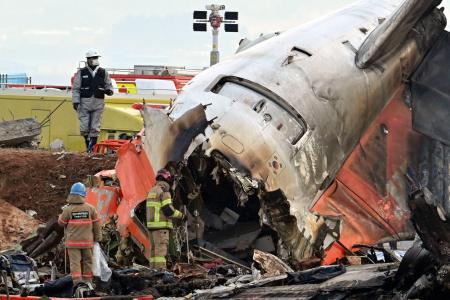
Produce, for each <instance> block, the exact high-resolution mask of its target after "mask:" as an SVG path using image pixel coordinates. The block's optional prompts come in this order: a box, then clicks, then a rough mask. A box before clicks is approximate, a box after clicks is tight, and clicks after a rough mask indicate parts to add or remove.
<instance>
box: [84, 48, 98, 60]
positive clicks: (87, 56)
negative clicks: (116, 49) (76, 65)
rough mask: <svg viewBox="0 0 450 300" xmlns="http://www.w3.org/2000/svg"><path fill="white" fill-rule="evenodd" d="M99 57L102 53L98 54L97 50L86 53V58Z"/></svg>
mask: <svg viewBox="0 0 450 300" xmlns="http://www.w3.org/2000/svg"><path fill="white" fill-rule="evenodd" d="M97 56H100V53H98V51H97V50H89V51H88V52H86V58H90V57H97Z"/></svg>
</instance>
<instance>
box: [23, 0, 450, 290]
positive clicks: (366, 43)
mask: <svg viewBox="0 0 450 300" xmlns="http://www.w3.org/2000/svg"><path fill="white" fill-rule="evenodd" d="M440 2H441V1H423V0H406V1H387V0H385V1H371V0H367V1H360V2H358V3H356V4H354V5H352V6H349V7H348V8H345V9H343V10H341V11H339V12H337V13H335V14H333V15H329V16H327V17H324V18H321V19H320V20H317V21H315V22H311V23H308V24H305V25H302V26H300V27H297V28H294V29H291V30H288V31H285V32H282V33H274V34H270V35H267V36H264V37H261V38H259V39H258V40H255V41H249V40H246V39H245V40H242V41H241V43H240V46H239V49H238V51H237V53H236V54H235V55H234V56H232V57H230V58H229V59H227V60H225V61H223V62H221V63H219V64H217V65H215V66H213V67H211V68H209V69H207V70H205V71H203V72H202V73H200V74H199V75H198V76H196V77H195V78H194V79H193V80H192V81H191V82H190V83H189V84H187V85H186V87H185V88H184V89H183V91H182V93H181V94H180V95H179V96H178V98H177V99H176V101H175V103H174V105H173V107H172V108H171V109H170V111H168V112H167V111H163V110H155V109H150V108H148V107H147V106H146V105H145V104H144V105H142V106H141V112H142V115H143V118H144V122H145V134H144V135H143V136H142V137H139V138H138V139H136V140H134V141H133V142H130V143H129V144H127V145H125V146H123V147H122V148H121V149H120V150H119V152H118V156H119V160H118V163H117V165H116V170H115V171H114V172H106V171H105V172H103V173H101V174H99V176H98V179H99V182H100V183H99V184H96V185H94V187H93V188H91V189H90V191H89V194H88V201H89V202H90V203H92V204H93V205H96V206H97V207H98V208H99V211H100V215H101V216H102V221H103V222H104V223H105V224H107V225H106V226H105V227H108V226H110V225H111V224H113V225H114V228H115V230H117V231H118V232H119V235H120V237H118V238H117V236H116V238H117V244H118V246H117V252H116V254H115V256H116V259H117V262H119V263H123V264H127V263H130V262H131V261H135V262H136V261H139V258H138V257H137V256H138V255H139V253H144V256H148V253H149V251H150V249H151V244H150V241H149V240H148V237H147V236H148V235H147V233H146V228H145V226H143V224H144V222H143V220H144V216H143V212H144V210H143V203H144V200H145V198H146V193H147V192H148V190H149V189H150V187H151V186H152V185H153V184H154V182H155V178H154V174H155V171H156V170H158V169H161V168H164V167H167V168H169V169H170V170H171V171H172V172H173V173H174V174H176V176H175V177H176V180H175V184H174V203H175V205H176V206H178V207H180V208H182V207H183V206H185V207H186V208H187V211H188V212H189V225H188V227H189V228H188V229H187V237H185V238H184V239H181V240H182V242H181V243H180V245H179V247H180V249H184V251H185V252H189V251H190V249H189V248H187V247H188V244H189V243H191V246H192V247H194V246H195V247H196V249H197V250H200V251H204V253H216V254H217V253H219V256H220V257H221V258H223V259H225V260H227V261H230V262H233V263H235V264H237V265H239V266H242V267H243V268H244V269H245V268H247V269H248V270H250V264H249V257H250V262H251V256H252V255H251V254H249V253H250V252H251V251H250V250H251V249H256V248H258V246H256V242H257V241H259V242H262V240H265V241H266V243H264V242H263V244H264V247H263V248H264V250H265V251H267V252H271V253H273V254H275V255H276V256H278V257H279V258H281V259H282V260H284V261H287V262H289V263H290V264H291V265H293V266H294V265H295V266H299V265H301V264H302V263H304V262H305V261H308V260H310V259H311V258H315V259H317V260H318V261H319V262H320V264H322V265H328V264H333V263H336V262H338V261H340V260H341V259H342V258H343V257H346V256H351V255H353V253H355V252H358V251H360V250H361V249H365V248H370V247H373V246H374V245H381V244H385V243H390V244H391V245H394V244H395V242H398V241H404V240H410V241H412V240H414V239H416V241H415V242H414V246H413V247H412V248H410V250H408V252H407V253H406V255H405V257H404V258H403V262H404V263H402V265H401V266H400V268H399V270H398V273H397V275H396V276H401V274H403V275H404V277H398V278H397V277H396V280H397V282H398V285H402V287H403V288H405V287H406V290H408V289H410V286H413V288H411V289H413V291H411V290H410V291H409V292H408V293H409V294H408V297H409V296H411V295H428V294H426V293H427V292H429V290H430V289H434V290H435V291H436V290H438V291H447V292H448V291H449V290H450V288H449V282H450V279H449V278H448V276H449V275H448V274H449V272H448V269H449V265H448V263H449V258H450V254H449V253H450V252H449V251H450V250H449V249H450V248H449V247H450V230H449V229H450V228H449V221H448V220H449V217H450V193H449V191H450V150H449V146H448V145H450V84H449V82H450V73H449V72H448V70H449V69H450V34H449V33H448V32H446V31H445V30H444V29H445V27H446V25H447V22H446V18H445V16H444V13H443V9H440V8H438V6H439V4H440ZM143 150H145V151H143ZM116 179H118V180H116ZM118 182H120V186H119V185H118ZM108 228H109V227H108ZM49 232H51V231H48V232H47V237H41V238H42V239H41V242H42V241H44V242H47V243H46V244H47V245H55V244H56V243H57V240H58V239H57V238H55V237H52V238H51V239H49V238H48V236H49V235H48V233H49ZM59 235H61V233H59ZM261 239H262V240H261ZM267 240H270V242H268V243H267ZM193 241H194V242H193ZM25 248H26V247H25ZM44 248H45V247H41V249H39V251H37V250H36V247H34V249H32V252H33V255H32V256H33V257H36V256H37V255H40V254H41V253H44V251H45V250H44ZM47 248H48V247H47ZM136 248H137V249H138V250H139V251H135V249H136ZM133 249H134V250H133ZM27 252H29V251H27ZM230 253H231V255H230ZM190 255H192V254H189V253H187V256H188V257H189V256H190ZM141 261H142V257H141ZM405 261H407V262H405ZM420 264H422V265H427V266H428V268H426V269H423V268H422V269H421V268H420V267H419V266H418V265H420ZM419 270H420V271H419ZM405 274H406V275H405ZM430 276H432V277H433V276H434V277H433V278H434V280H432V279H430V278H431V277H430ZM432 282H433V283H432ZM436 282H437V283H436ZM433 284H434V285H433ZM436 284H437V286H438V287H439V288H436ZM418 291H420V292H421V293H423V294H420V293H419V292H418ZM280 292H281V291H280ZM261 293H264V291H261ZM414 293H415V294H414ZM418 293H419V294H418ZM443 293H444V294H445V292H443ZM260 295H262V294H260ZM297 296H298V295H297ZM204 297H206V296H204ZM204 299H206V298H204ZM305 299H309V298H305ZM399 299H400V298H399Z"/></svg>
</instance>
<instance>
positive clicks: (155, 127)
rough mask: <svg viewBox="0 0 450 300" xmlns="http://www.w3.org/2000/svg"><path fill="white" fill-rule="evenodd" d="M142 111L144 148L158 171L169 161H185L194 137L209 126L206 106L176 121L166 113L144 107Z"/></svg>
mask: <svg viewBox="0 0 450 300" xmlns="http://www.w3.org/2000/svg"><path fill="white" fill-rule="evenodd" d="M141 112H142V115H143V118H144V125H145V137H144V141H143V142H144V148H145V151H146V153H147V155H148V158H149V160H150V162H151V165H152V166H153V168H154V170H155V172H156V171H158V170H159V169H161V168H164V167H165V166H166V165H167V163H168V162H179V161H182V160H183V159H184V154H185V153H186V151H187V150H188V148H189V146H190V145H191V143H192V141H193V140H194V138H195V137H196V136H198V135H199V134H201V133H203V132H204V131H205V129H206V127H207V126H208V121H207V120H206V115H205V107H204V106H203V105H198V106H196V107H195V108H193V109H191V110H189V111H187V112H186V113H185V114H184V115H183V116H182V117H180V118H178V119H177V120H175V121H174V122H172V120H171V119H170V118H169V117H168V116H167V114H166V112H165V111H161V110H156V109H150V108H147V107H145V108H144V110H142V111H141Z"/></svg>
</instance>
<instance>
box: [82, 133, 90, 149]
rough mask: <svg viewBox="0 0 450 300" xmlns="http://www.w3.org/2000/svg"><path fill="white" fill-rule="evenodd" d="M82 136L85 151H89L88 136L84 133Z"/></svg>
mask: <svg viewBox="0 0 450 300" xmlns="http://www.w3.org/2000/svg"><path fill="white" fill-rule="evenodd" d="M83 137H84V143H85V144H86V151H89V136H88V135H85V136H83Z"/></svg>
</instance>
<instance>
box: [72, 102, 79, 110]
mask: <svg viewBox="0 0 450 300" xmlns="http://www.w3.org/2000/svg"><path fill="white" fill-rule="evenodd" d="M78 106H80V103H73V109H75V111H78Z"/></svg>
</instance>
